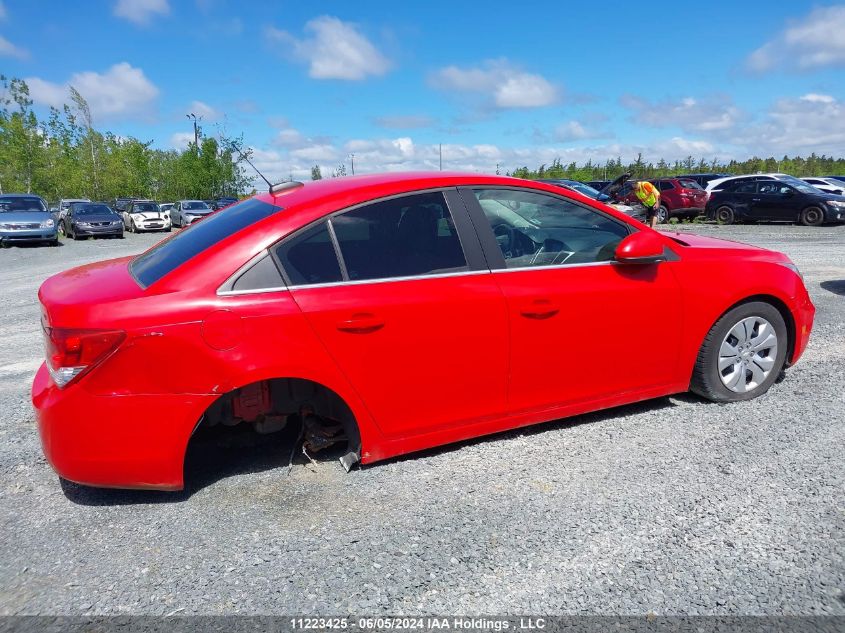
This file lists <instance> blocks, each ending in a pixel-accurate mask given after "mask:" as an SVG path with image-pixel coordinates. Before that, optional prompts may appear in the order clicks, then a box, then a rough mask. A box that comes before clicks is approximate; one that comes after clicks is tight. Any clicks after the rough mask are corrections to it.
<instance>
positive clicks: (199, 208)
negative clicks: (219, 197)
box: [182, 202, 211, 211]
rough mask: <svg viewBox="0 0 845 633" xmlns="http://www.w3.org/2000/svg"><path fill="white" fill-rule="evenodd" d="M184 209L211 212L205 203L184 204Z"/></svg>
mask: <svg viewBox="0 0 845 633" xmlns="http://www.w3.org/2000/svg"><path fill="white" fill-rule="evenodd" d="M182 208H183V209H185V210H186V211H211V209H209V208H208V205H207V204H206V203H205V202H183V203H182Z"/></svg>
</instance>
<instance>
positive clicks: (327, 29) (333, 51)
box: [265, 15, 391, 81]
mask: <svg viewBox="0 0 845 633" xmlns="http://www.w3.org/2000/svg"><path fill="white" fill-rule="evenodd" d="M304 30H305V32H306V33H307V34H308V35H310V36H306V37H304V38H297V37H294V36H293V35H291V34H290V33H288V32H287V31H283V30H280V29H276V28H274V27H272V26H271V27H267V28H266V29H265V36H266V38H267V39H268V40H269V41H270V43H271V44H276V45H279V46H281V47H283V48H287V47H289V48H290V49H291V51H292V53H293V55H294V57H295V58H297V59H300V60H302V61H305V62H307V63H308V75H309V76H310V77H312V78H314V79H344V80H350V81H358V80H361V79H365V78H366V77H367V76H369V75H383V74H385V73H386V72H387V71H388V70H390V66H391V64H390V61H389V60H388V59H387V58H386V57H385V56H384V55H383V54H382V53H381V52H379V50H378V49H377V48H376V47H375V46H374V45H373V43H372V42H370V40H368V39H367V38H366V37H365V36H364V35H362V34H361V33H359V32H358V30H357V29H356V27H355V26H354V25H353V24H350V23H348V22H343V21H341V20H339V19H338V18H335V17H332V16H328V15H324V16H321V17H318V18H314V19H313V20H310V21H309V22H307V23H306V24H305V29H304Z"/></svg>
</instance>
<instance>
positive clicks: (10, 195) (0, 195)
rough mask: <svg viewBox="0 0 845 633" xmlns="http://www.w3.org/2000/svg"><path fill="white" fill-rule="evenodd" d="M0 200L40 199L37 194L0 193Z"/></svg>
mask: <svg viewBox="0 0 845 633" xmlns="http://www.w3.org/2000/svg"><path fill="white" fill-rule="evenodd" d="M0 198H41V199H42V200H43V199H44V197H43V196H39V195H38V194H37V193H0Z"/></svg>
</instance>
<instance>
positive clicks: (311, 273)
mask: <svg viewBox="0 0 845 633" xmlns="http://www.w3.org/2000/svg"><path fill="white" fill-rule="evenodd" d="M276 257H277V258H278V259H279V262H280V263H281V264H282V268H284V270H285V272H286V273H287V275H288V279H289V280H290V283H291V285H294V286H305V285H310V284H327V283H332V282H336V281H342V280H343V275H342V274H341V272H340V264H339V263H338V260H337V254H336V253H335V249H334V244H332V238H331V236H330V235H329V230H328V227H327V226H326V223H325V222H321V223H320V224H318V225H317V226H315V227H313V228H310V229H307V230H306V231H304V232H302V233H299V234H297V235H295V236H294V237H293V238H292V239H290V240H286V241H284V242H282V243H281V244H280V245H279V246H277V247H276Z"/></svg>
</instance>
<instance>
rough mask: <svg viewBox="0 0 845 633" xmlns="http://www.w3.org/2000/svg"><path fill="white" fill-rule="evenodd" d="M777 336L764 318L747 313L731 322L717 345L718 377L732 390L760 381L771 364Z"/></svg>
mask: <svg viewBox="0 0 845 633" xmlns="http://www.w3.org/2000/svg"><path fill="white" fill-rule="evenodd" d="M777 353H778V337H777V333H776V332H775V329H774V327H773V326H772V324H771V323H769V322H768V321H767V320H766V319H764V318H763V317H759V316H751V317H747V318H745V319H742V320H741V321H740V322H739V323H737V324H736V325H734V326H733V327H732V328H731V329H730V330H729V331H728V333H727V335H726V336H725V338H724V340H723V341H722V345H721V346H720V348H719V378H721V380H722V384H723V385H725V387H727V388H728V389H730V390H731V391H733V392H735V393H747V392H749V391H752V390H754V389H756V388H757V387H759V386H760V385H761V384H763V381H765V380H766V378H768V376H769V374H770V373H771V372H772V368H773V367H774V365H775V358H776V357H777Z"/></svg>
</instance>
